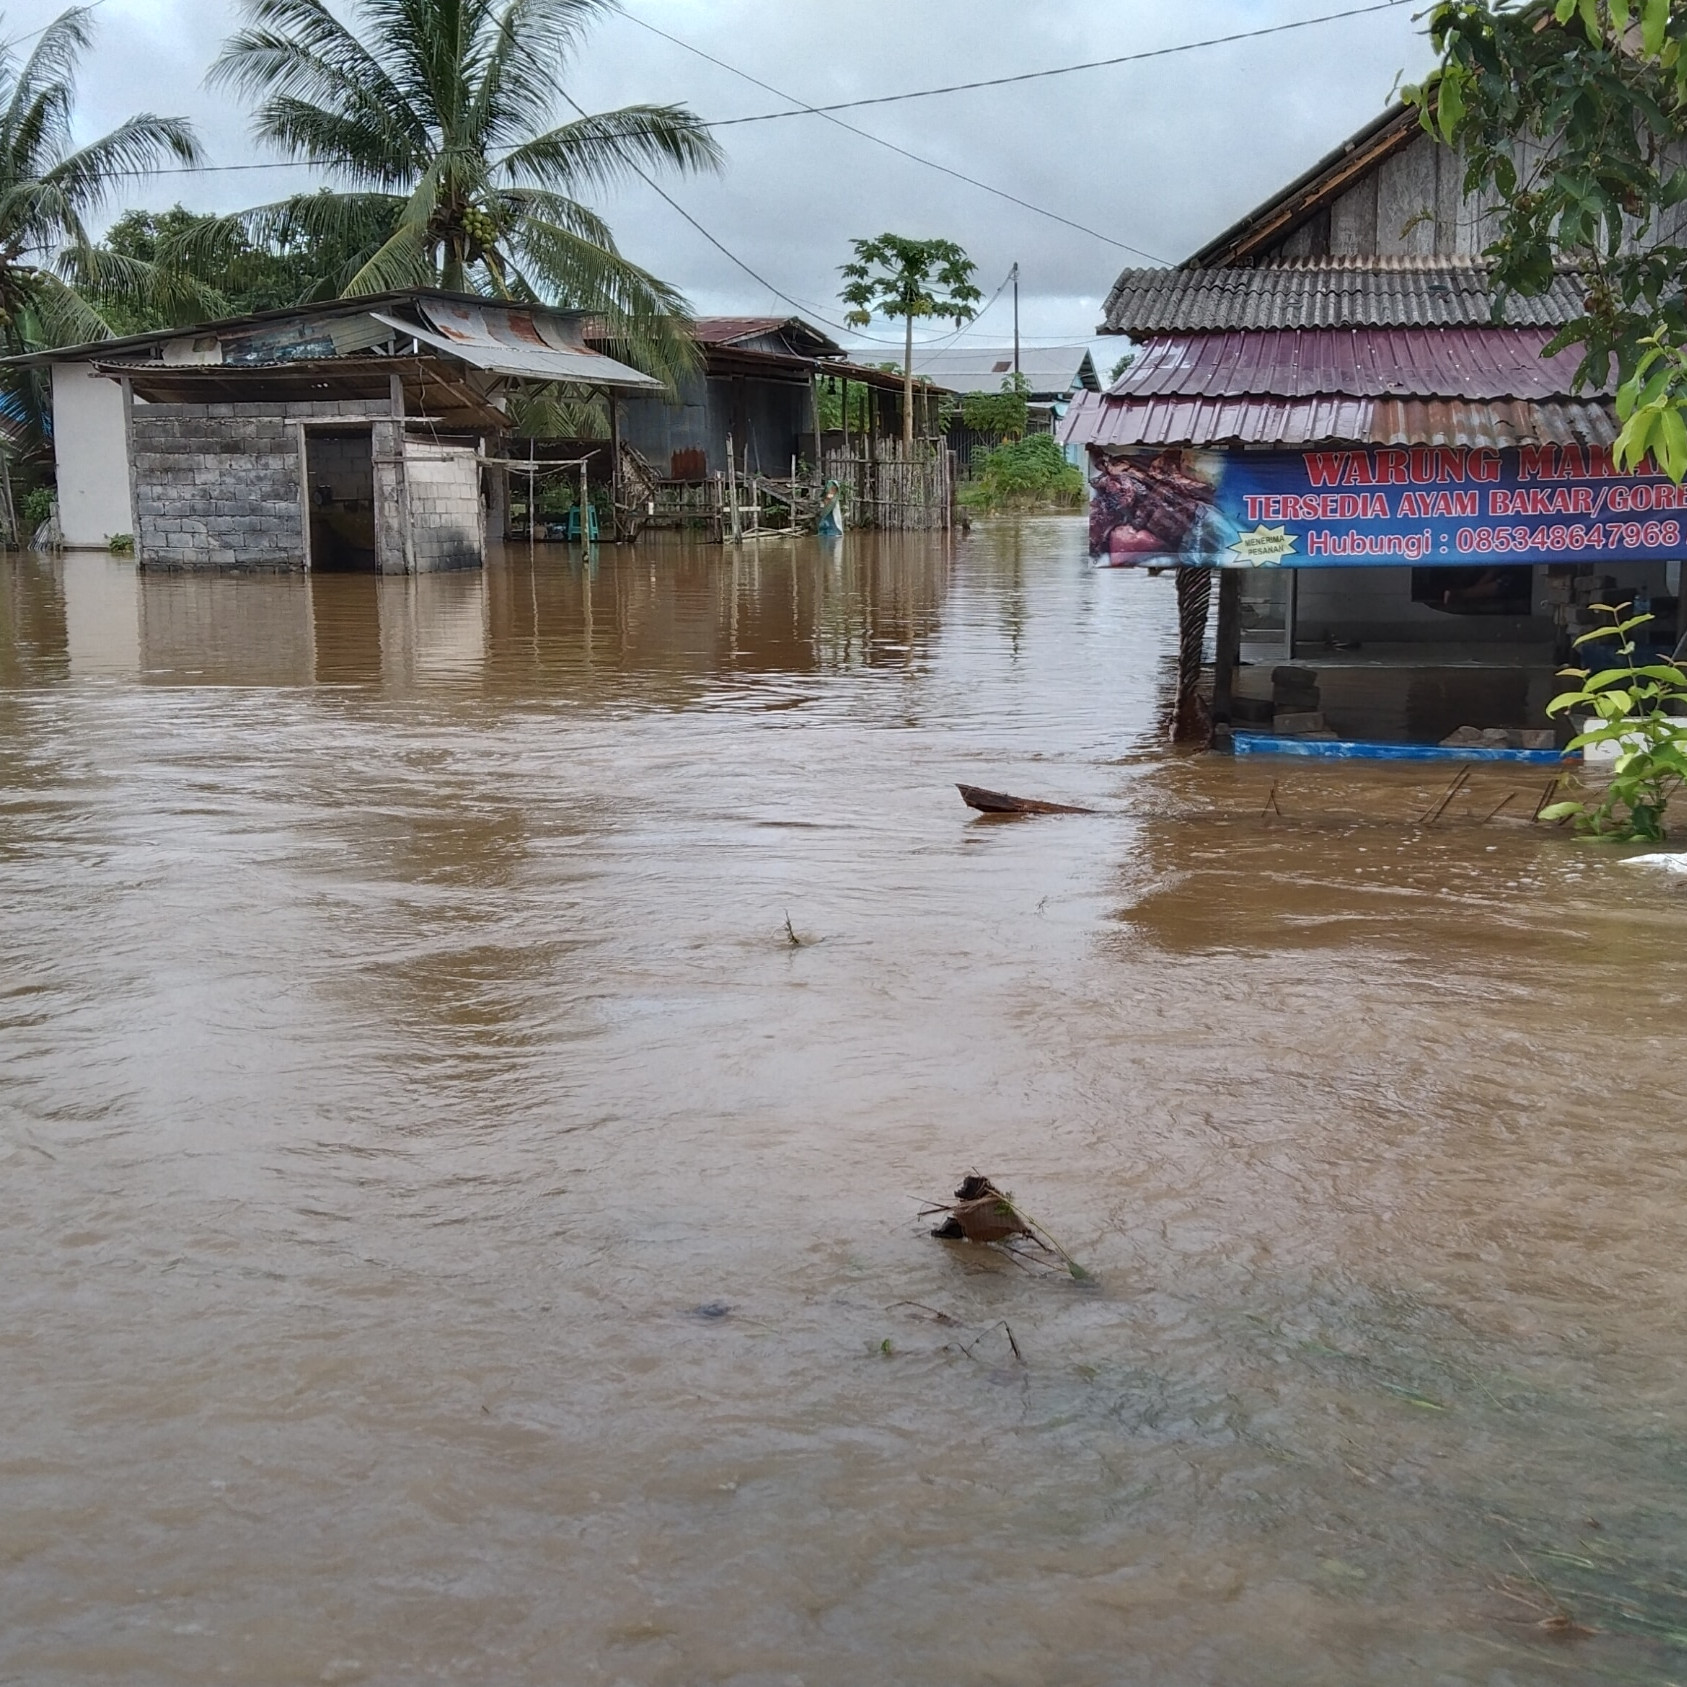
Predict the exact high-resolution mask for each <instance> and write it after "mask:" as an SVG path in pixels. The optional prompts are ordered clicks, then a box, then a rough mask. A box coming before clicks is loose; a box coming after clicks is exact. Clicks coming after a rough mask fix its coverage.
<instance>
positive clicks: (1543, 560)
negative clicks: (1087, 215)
mask: <svg viewBox="0 0 1687 1687" xmlns="http://www.w3.org/2000/svg"><path fill="white" fill-rule="evenodd" d="M1487 209H1488V208H1487V207H1484V206H1483V205H1481V204H1479V203H1476V202H1474V201H1472V200H1469V199H1467V198H1465V197H1464V195H1463V193H1462V165H1461V163H1460V161H1459V159H1458V157H1457V155H1456V154H1455V153H1453V152H1452V151H1451V150H1450V149H1448V148H1447V147H1446V146H1444V145H1442V144H1441V143H1439V142H1438V141H1437V140H1435V139H1433V138H1432V137H1430V136H1429V135H1427V134H1426V133H1425V132H1424V131H1423V129H1422V128H1421V126H1420V125H1419V123H1418V120H1417V115H1416V113H1415V112H1413V111H1411V110H1408V109H1404V108H1396V109H1394V110H1392V111H1390V112H1388V113H1385V114H1384V116H1383V117H1381V118H1380V119H1378V120H1377V121H1376V122H1374V123H1372V124H1370V125H1369V126H1368V127H1367V128H1366V129H1364V130H1362V131H1361V132H1360V133H1359V134H1358V135H1356V136H1354V137H1353V138H1352V139H1351V140H1350V141H1348V142H1347V143H1346V144H1345V145H1344V146H1342V147H1341V148H1339V149H1338V150H1337V151H1335V152H1333V153H1331V154H1330V155H1329V156H1328V157H1327V158H1325V159H1323V160H1321V161H1320V162H1319V163H1318V164H1317V165H1315V166H1314V167H1313V168H1312V169H1311V170H1309V171H1307V172H1306V173H1305V174H1304V175H1303V176H1301V177H1300V178H1299V179H1298V180H1296V181H1295V182H1292V183H1290V184H1289V186H1287V187H1286V188H1284V189H1283V190H1282V191H1281V192H1280V193H1278V194H1276V195H1274V196H1273V197H1272V198H1271V199H1270V200H1268V201H1267V202H1266V203H1265V204H1263V205H1261V206H1259V207H1258V208H1256V209H1255V210H1254V211H1252V212H1250V213H1249V214H1248V215H1247V216H1246V217H1244V218H1242V219H1241V220H1240V221H1239V222H1238V223H1236V224H1235V225H1234V226H1233V227H1232V228H1229V229H1227V230H1225V231H1224V232H1223V233H1222V234H1220V235H1218V236H1217V237H1216V238H1215V239H1214V240H1212V241H1210V242H1209V243H1208V244H1207V245H1206V246H1204V247H1203V248H1202V249H1201V250H1200V251H1199V252H1197V253H1195V254H1194V255H1193V256H1192V257H1190V258H1189V259H1188V260H1187V261H1186V262H1185V263H1183V264H1182V265H1180V266H1178V267H1177V268H1175V269H1161V270H1127V271H1126V272H1125V273H1124V274H1122V275H1121V276H1120V277H1119V278H1118V281H1117V282H1116V284H1115V285H1114V287H1113V290H1112V292H1111V294H1110V296H1109V298H1108V300H1107V306H1106V319H1105V321H1104V323H1103V324H1102V331H1103V332H1104V333H1109V334H1120V335H1128V336H1129V337H1130V338H1131V339H1132V340H1133V341H1135V342H1136V344H1137V345H1138V347H1139V348H1140V349H1139V351H1138V355H1137V356H1136V358H1135V361H1134V362H1133V363H1132V364H1131V366H1130V367H1129V368H1128V369H1126V370H1125V371H1124V372H1123V374H1122V375H1121V376H1120V378H1119V379H1118V380H1117V381H1116V382H1115V383H1114V384H1113V385H1112V387H1111V388H1110V389H1109V390H1108V391H1107V392H1106V393H1105V394H1100V395H1094V396H1087V397H1084V396H1081V397H1080V399H1079V401H1078V402H1076V403H1075V404H1074V405H1073V407H1072V409H1071V410H1070V412H1069V413H1068V415H1067V417H1066V420H1065V422H1064V424H1063V427H1062V437H1063V439H1065V440H1066V441H1068V442H1070V443H1072V444H1075V445H1079V446H1082V447H1083V448H1085V449H1086V450H1087V452H1088V456H1089V463H1090V473H1091V486H1092V489H1093V494H1094V496H1093V502H1092V506H1091V549H1092V552H1093V553H1094V554H1095V555H1096V556H1097V558H1098V560H1104V561H1106V562H1109V563H1111V564H1114V565H1117V566H1129V565H1132V564H1135V563H1148V564H1150V565H1154V566H1169V565H1177V579H1178V583H1179V600H1180V605H1181V607H1182V617H1181V618H1182V623H1183V633H1184V638H1183V641H1182V642H1183V647H1184V657H1183V661H1182V667H1181V670H1180V680H1179V687H1180V702H1181V705H1182V707H1181V709H1180V713H1181V715H1182V717H1183V719H1184V722H1185V725H1186V726H1187V725H1189V724H1190V722H1191V720H1192V717H1193V716H1194V715H1195V714H1196V713H1197V711H1196V710H1195V709H1194V708H1193V707H1192V704H1193V696H1194V686H1195V679H1196V674H1195V672H1194V669H1195V666H1196V664H1197V663H1198V661H1199V651H1200V625H1201V624H1202V623H1204V620H1205V616H1206V613H1207V591H1208V587H1209V585H1210V582H1211V581H1212V579H1214V578H1215V577H1216V578H1217V579H1218V581H1219V584H1220V590H1219V593H1218V599H1219V604H1218V630H1217V668H1216V671H1215V674H1214V679H1213V688H1212V716H1213V718H1214V720H1215V721H1216V722H1217V723H1218V724H1219V725H1221V726H1223V725H1228V724H1234V725H1236V726H1237V727H1242V726H1267V725H1269V724H1271V723H1272V720H1273V716H1274V714H1275V715H1279V716H1280V715H1284V714H1289V713H1292V714H1293V716H1294V727H1295V730H1298V731H1305V732H1309V733H1312V734H1314V735H1328V736H1341V737H1363V736H1378V737H1392V738H1396V739H1407V740H1415V739H1416V740H1421V739H1429V740H1431V741H1433V740H1437V739H1439V738H1440V737H1441V736H1443V735H1444V734H1446V733H1448V732H1451V731H1452V730H1453V729H1454V728H1456V727H1459V726H1461V725H1477V726H1483V727H1493V728H1503V729H1508V730H1510V731H1512V732H1513V733H1514V734H1516V733H1521V732H1525V731H1531V732H1534V733H1537V734H1538V733H1539V732H1540V731H1541V729H1543V728H1544V727H1545V726H1546V724H1547V723H1546V720H1545V717H1544V714H1543V713H1542V709H1543V706H1544V703H1545V701H1546V699H1547V698H1548V697H1549V696H1550V695H1551V692H1552V691H1553V690H1554V689H1556V688H1555V686H1554V684H1553V673H1554V669H1555V667H1556V664H1557V661H1558V659H1559V658H1560V657H1561V656H1562V655H1563V654H1564V652H1565V651H1566V649H1567V647H1568V644H1569V640H1570V638H1571V637H1573V636H1574V634H1575V633H1576V632H1577V631H1580V630H1582V629H1584V628H1585V627H1586V626H1588V625H1590V624H1592V620H1593V616H1592V612H1591V611H1590V609H1589V607H1588V606H1589V604H1590V603H1592V602H1594V601H1600V600H1604V599H1606V598H1608V597H1609V596H1610V595H1611V594H1612V593H1616V594H1618V595H1619V596H1621V597H1624V598H1643V599H1646V600H1648V601H1649V603H1650V605H1651V607H1652V609H1653V611H1654V613H1656V614H1657V615H1658V617H1659V619H1658V622H1657V624H1656V627H1655V629H1654V631H1655V634H1656V636H1657V637H1658V638H1660V639H1661V640H1663V641H1664V642H1665V644H1666V647H1667V646H1668V645H1672V644H1673V643H1674V638H1675V631H1676V629H1675V625H1674V623H1675V619H1676V614H1677V607H1676V606H1677V599H1678V595H1679V584H1680V562H1679V558H1680V557H1681V556H1683V555H1684V554H1687V544H1684V542H1683V538H1682V533H1683V523H1684V522H1687V512H1684V511H1683V509H1682V505H1683V503H1684V501H1687V500H1684V499H1683V497H1682V494H1681V493H1679V492H1678V491H1677V489H1676V488H1674V487H1672V486H1670V485H1669V484H1668V483H1667V481H1664V480H1663V479H1662V477H1661V476H1659V475H1657V474H1651V473H1640V474H1637V475H1631V476H1622V475H1617V474H1615V473H1614V472H1613V469H1612V464H1611V457H1610V448H1611V445H1612V442H1613V441H1614V439H1615V437H1616V431H1617V428H1616V421H1615V417H1614V414H1613V411H1612V406H1611V402H1610V395H1609V393H1608V392H1604V391H1587V390H1582V391H1579V392H1578V391H1577V390H1576V389H1575V385H1574V381H1573V376H1574V372H1575V369H1576V366H1577V363H1578V361H1579V358H1578V354H1577V353H1576V352H1575V351H1574V350H1572V351H1570V352H1566V353H1561V354H1558V355H1555V356H1553V357H1550V358H1546V357H1543V356H1542V355H1541V353H1542V351H1543V349H1544V347H1545V346H1546V344H1547V342H1548V341H1549V340H1550V339H1551V338H1552V336H1553V334H1554V333H1555V332H1556V331H1557V330H1558V329H1559V328H1560V327H1561V326H1562V325H1563V324H1564V323H1565V322H1567V321H1569V320H1571V319H1572V318H1574V317H1577V316H1579V315H1580V314H1581V295H1582V291H1583V289H1582V287H1581V285H1580V283H1579V279H1578V277H1576V276H1575V275H1573V274H1568V273H1566V274H1563V275H1560V276H1559V277H1558V278H1557V279H1556V281H1555V282H1554V284H1553V285H1552V286H1551V287H1550V288H1549V289H1548V290H1547V292H1546V293H1544V294H1543V295H1541V296H1539V297H1536V298H1528V299H1524V298H1513V299H1511V300H1510V301H1508V304H1507V308H1506V312H1505V316H1504V319H1503V322H1502V323H1501V324H1496V323H1495V321H1494V314H1493V303H1494V300H1493V290H1492V287H1491V285H1490V281H1489V276H1488V270H1487V266H1486V264H1485V263H1484V261H1483V259H1482V257H1481V255H1480V254H1481V250H1482V248H1483V247H1484V246H1485V245H1486V244H1487V242H1488V240H1489V239H1490V238H1491V236H1490V235H1489V234H1488V233H1487V232H1486V224H1487ZM1239 663H1240V664H1243V665H1242V666H1240V667H1239V666H1238V664H1239ZM1293 664H1299V665H1300V666H1299V668H1298V670H1297V672H1296V673H1295V675H1293V676H1292V677H1291V678H1290V679H1289V680H1288V681H1287V682H1286V683H1287V685H1288V688H1289V691H1290V692H1291V693H1292V695H1290V696H1287V697H1285V696H1284V695H1283V691H1282V684H1281V683H1280V684H1279V685H1278V686H1277V687H1276V688H1275V690H1276V692H1277V695H1276V696H1275V697H1274V696H1273V690H1274V688H1273V686H1272V684H1271V683H1270V682H1269V680H1268V679H1267V677H1266V676H1267V675H1268V674H1269V672H1270V670H1271V668H1272V666H1273V665H1279V666H1284V667H1286V666H1289V665H1293ZM1309 669H1310V670H1311V672H1310V673H1309V672H1308V671H1307V670H1309ZM1390 675H1392V676H1393V678H1392V679H1390V678H1389V677H1388V676H1390ZM1320 691H1321V696H1320ZM1285 704H1287V705H1288V706H1287V707H1285V706H1284V705H1285ZM1308 704H1312V705H1314V706H1312V707H1307V706H1306V705H1308ZM1319 705H1321V706H1319ZM1324 716H1327V717H1328V718H1327V719H1324V718H1321V717H1324Z"/></svg>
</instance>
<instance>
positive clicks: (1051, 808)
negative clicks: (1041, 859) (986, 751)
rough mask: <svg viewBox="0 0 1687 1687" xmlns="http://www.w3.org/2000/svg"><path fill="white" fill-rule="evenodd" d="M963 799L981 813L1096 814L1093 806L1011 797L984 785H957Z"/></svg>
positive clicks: (1004, 792) (1037, 798)
mask: <svg viewBox="0 0 1687 1687" xmlns="http://www.w3.org/2000/svg"><path fill="white" fill-rule="evenodd" d="M955 789H956V790H957V791H959V792H960V793H961V801H962V802H964V803H965V804H966V805H967V807H968V808H976V809H977V810H978V812H979V813H980V814H1094V813H1095V810H1094V809H1093V808H1076V807H1074V806H1073V805H1072V804H1071V803H1064V802H1044V801H1043V800H1042V799H1041V798H1040V797H1010V796H1009V795H1008V794H1007V792H1006V791H986V790H985V789H984V787H983V786H982V785H957V786H956V787H955Z"/></svg>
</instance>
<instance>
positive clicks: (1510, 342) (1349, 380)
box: [1108, 328, 1581, 399]
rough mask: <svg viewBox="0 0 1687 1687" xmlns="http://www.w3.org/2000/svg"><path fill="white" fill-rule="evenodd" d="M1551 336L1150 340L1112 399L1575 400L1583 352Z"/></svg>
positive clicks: (1319, 333)
mask: <svg viewBox="0 0 1687 1687" xmlns="http://www.w3.org/2000/svg"><path fill="white" fill-rule="evenodd" d="M1550 338H1551V334H1550V332H1549V331H1548V330H1547V329H1545V328H1299V329H1278V330H1275V331H1272V330H1247V331H1242V332H1229V333H1217V334H1169V335H1166V336H1164V337H1162V338H1157V339H1153V340H1150V341H1149V342H1148V344H1147V345H1146V346H1144V347H1143V349H1142V351H1141V352H1140V353H1139V354H1138V355H1137V358H1136V361H1135V362H1134V363H1132V364H1131V366H1130V367H1129V368H1128V369H1126V370H1125V371H1124V373H1123V374H1122V375H1121V376H1120V377H1119V379H1118V380H1117V381H1116V382H1114V384H1113V386H1112V388H1111V389H1110V391H1109V394H1108V396H1109V397H1112V398H1126V399H1134V398H1161V397H1171V396H1173V395H1176V396H1180V397H1190V398H1197V397H1198V398H1234V397H1242V396H1247V397H1273V398H1312V397H1338V396H1339V397H1346V398H1391V397H1402V398H1403V397H1411V398H1456V399H1483V398H1525V399H1546V398H1570V397H1573V396H1575V388H1574V379H1573V378H1574V375H1575V372H1576V366H1577V365H1578V364H1579V363H1580V361H1581V353H1580V350H1579V349H1578V348H1575V347H1572V348H1571V349H1570V350H1568V351H1562V352H1559V353H1557V355H1555V356H1553V357H1546V358H1543V357H1542V356H1541V348H1542V347H1543V346H1545V345H1546V343H1547V341H1548V340H1549V339H1550Z"/></svg>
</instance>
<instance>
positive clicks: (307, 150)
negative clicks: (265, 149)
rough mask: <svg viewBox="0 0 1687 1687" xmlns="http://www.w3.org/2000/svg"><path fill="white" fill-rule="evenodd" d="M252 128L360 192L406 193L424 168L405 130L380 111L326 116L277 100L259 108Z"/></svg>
mask: <svg viewBox="0 0 1687 1687" xmlns="http://www.w3.org/2000/svg"><path fill="white" fill-rule="evenodd" d="M253 129H254V130H255V132H256V133H257V134H258V135H260V136H261V137H262V138H263V139H264V140H267V141H270V142H273V143H274V144H275V145H276V146H277V147H279V148H280V149H281V150H282V151H283V152H286V153H288V154H289V155H291V156H292V157H294V158H303V159H308V160H309V161H310V162H311V163H313V164H321V165H324V166H326V167H327V168H328V169H330V170H333V171H335V172H336V173H337V174H339V175H340V176H341V177H343V178H344V179H345V180H346V181H347V182H348V183H351V184H354V185H356V186H358V187H362V188H385V189H398V190H404V189H407V188H408V187H409V186H410V184H411V183H412V182H413V181H415V179H416V174H417V171H418V170H420V169H423V168H425V167H426V164H427V158H428V149H427V148H425V147H423V148H418V147H417V146H416V144H415V138H414V136H412V135H411V134H410V133H409V130H408V128H407V127H406V125H404V124H402V123H397V122H390V121H388V118H387V114H386V113H385V112H378V113H371V112H367V111H363V110H354V111H350V112H341V111H328V110H324V108H323V107H321V106H319V105H312V104H311V102H310V101H309V100H301V99H295V98H293V97H292V96H291V95H278V96H277V97H276V98H275V99H273V100H268V101H266V102H265V103H264V104H263V105H262V106H260V107H259V108H258V111H257V114H256V116H255V118H254V121H253Z"/></svg>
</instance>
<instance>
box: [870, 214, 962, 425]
mask: <svg viewBox="0 0 1687 1687" xmlns="http://www.w3.org/2000/svg"><path fill="white" fill-rule="evenodd" d="M850 244H851V245H852V246H853V247H854V248H855V257H854V260H853V261H852V262H850V263H847V264H845V265H843V267H842V269H841V271H840V273H841V274H842V276H843V278H844V286H843V288H842V289H841V290H840V292H839V294H838V296H839V298H841V299H842V300H843V302H844V303H845V304H846V305H848V306H849V312H848V314H847V315H846V316H845V318H844V320H845V321H846V322H848V323H851V324H852V325H853V326H855V327H859V328H865V327H866V326H867V324H868V323H870V322H871V321H872V320H873V318H874V317H875V316H883V317H887V318H889V319H890V320H892V321H900V322H901V323H902V325H903V354H902V438H903V440H904V442H905V443H907V444H912V443H913V438H914V324H915V322H916V321H920V320H923V319H926V318H932V317H936V318H939V319H942V320H946V321H949V322H953V323H954V324H955V326H956V328H961V327H964V326H965V324H967V323H968V322H970V321H971V320H972V319H973V317H974V316H976V315H977V314H978V301H979V300H980V299H982V298H983V297H984V295H983V293H981V292H980V291H979V289H978V288H977V287H975V286H974V285H973V281H972V277H973V274H974V272H975V271H976V269H977V267H978V266H977V265H976V264H974V263H973V261H972V259H971V258H969V257H968V256H967V255H966V253H965V252H963V251H962V250H961V249H960V247H959V246H957V245H956V244H955V243H954V241H952V240H911V239H909V238H908V237H907V236H906V235H901V234H881V235H880V236H879V237H878V238H877V239H876V240H852V241H851V242H850Z"/></svg>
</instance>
